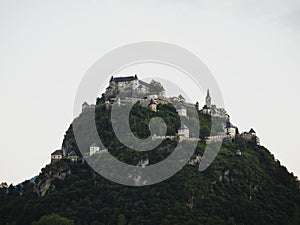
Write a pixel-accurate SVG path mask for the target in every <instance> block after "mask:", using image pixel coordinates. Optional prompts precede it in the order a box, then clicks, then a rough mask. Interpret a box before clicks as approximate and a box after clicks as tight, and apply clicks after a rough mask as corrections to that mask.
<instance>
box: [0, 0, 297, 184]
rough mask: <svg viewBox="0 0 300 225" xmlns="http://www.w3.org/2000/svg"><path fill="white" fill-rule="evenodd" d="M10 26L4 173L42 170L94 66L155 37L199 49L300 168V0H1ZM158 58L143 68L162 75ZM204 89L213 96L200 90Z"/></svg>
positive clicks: (244, 112) (1, 39)
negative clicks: (115, 51) (114, 52)
mask: <svg viewBox="0 0 300 225" xmlns="http://www.w3.org/2000/svg"><path fill="white" fill-rule="evenodd" d="M0 32H1V35H0V93H1V94H0V100H1V105H2V107H1V112H0V113H1V114H0V115H1V117H0V124H1V127H0V138H1V139H0V151H1V153H2V157H1V158H0V181H6V182H8V183H11V182H13V183H14V184H16V183H19V182H21V181H23V180H25V179H29V178H31V177H33V176H35V175H37V174H38V173H39V172H40V169H41V168H42V167H44V166H45V165H46V164H47V163H49V162H50V154H51V153H52V152H53V151H54V150H55V149H58V148H60V146H61V142H62V140H63V136H64V133H65V131H66V130H67V128H68V127H69V125H70V123H71V122H72V120H73V103H74V98H75V94H76V90H77V88H78V85H79V83H80V81H81V79H82V77H83V76H84V74H85V72H86V71H87V70H88V68H89V67H90V66H91V65H92V64H93V63H94V62H95V61H96V60H97V59H99V58H100V57H101V56H103V55H104V54H105V53H107V52H109V51H111V50H112V49H114V48H116V47H119V46H122V45H125V44H129V43H132V42H137V41H145V40H154V41H164V42H169V43H172V44H176V45H179V46H181V47H183V48H186V49H188V50H189V51H191V52H193V53H195V54H196V55H197V56H198V57H199V58H200V59H201V60H202V61H203V62H204V63H205V64H206V65H207V66H208V68H209V69H210V71H211V72H212V74H213V75H214V77H215V79H216V80H217V82H218V85H219V87H220V89H221V91H222V93H223V98H224V101H225V106H226V109H227V111H228V113H229V114H230V115H231V119H232V122H233V123H234V124H235V125H237V126H238V127H239V129H240V131H243V130H247V131H248V130H249V129H250V128H251V127H253V128H254V129H255V130H256V131H257V133H258V135H259V137H260V140H261V143H262V145H264V146H266V147H267V148H268V149H269V150H270V151H271V152H272V153H273V154H274V155H275V157H276V158H277V159H279V160H280V162H281V163H282V164H284V165H285V166H287V168H288V169H289V171H291V172H294V173H295V174H296V175H298V176H300V164H299V162H298V161H299V159H300V144H299V142H298V140H299V132H298V130H299V128H298V127H299V126H300V120H299V115H300V102H299V99H298V97H299V87H298V85H299V81H300V76H299V75H300V74H299V73H300V2H299V1H297V0H296V1H292V0H286V1H282V0H273V1H261V0H260V1H258V0H254V1H250V0H249V1H248V0H246V1H237V0H236V1H233V0H229V1H201V0H200V1H196V0H190V1H179V0H168V1H158V0H157V1H156V0H153V1H137V0H136V1H134V0H129V1H30V0H29V1H0ZM153 68H155V67H153ZM153 68H152V70H149V71H148V74H146V73H147V71H145V70H144V69H142V68H136V70H137V71H136V73H138V75H140V77H147V76H152V75H153V74H151V73H152V71H154V69H153ZM131 71H134V70H132V68H131ZM131 71H130V70H128V71H127V72H128V73H129V72H130V73H131ZM141 73H142V74H141ZM155 75H157V74H155ZM159 75H161V76H163V74H161V72H160V73H159ZM174 76H175V75H174ZM99 95H100V91H99ZM211 95H212V98H214V93H211ZM194 99H198V101H199V102H200V104H201V105H203V104H204V99H203V93H200V92H199V90H194ZM212 101H213V100H212Z"/></svg>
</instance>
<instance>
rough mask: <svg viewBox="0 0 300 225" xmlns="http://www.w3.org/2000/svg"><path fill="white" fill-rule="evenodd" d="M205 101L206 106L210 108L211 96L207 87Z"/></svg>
mask: <svg viewBox="0 0 300 225" xmlns="http://www.w3.org/2000/svg"><path fill="white" fill-rule="evenodd" d="M205 102H206V107H207V108H211V97H210V95H209V89H207V95H206V98H205Z"/></svg>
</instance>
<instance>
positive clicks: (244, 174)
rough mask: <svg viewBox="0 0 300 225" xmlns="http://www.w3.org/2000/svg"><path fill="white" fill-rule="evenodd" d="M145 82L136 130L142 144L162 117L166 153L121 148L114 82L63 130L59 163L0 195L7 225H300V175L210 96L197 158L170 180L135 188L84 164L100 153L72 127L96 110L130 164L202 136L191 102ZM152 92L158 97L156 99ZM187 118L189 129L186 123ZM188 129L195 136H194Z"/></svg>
mask: <svg viewBox="0 0 300 225" xmlns="http://www.w3.org/2000/svg"><path fill="white" fill-rule="evenodd" d="M135 78H136V79H135ZM129 80H130V81H128V79H125V80H124V79H119V80H118V79H116V78H112V79H111V81H110V82H111V83H113V82H115V83H118V82H129V84H131V83H132V82H137V80H138V79H137V77H133V78H130V79H129ZM141 84H143V85H142V87H144V90H146V91H145V92H144V94H145V93H146V94H147V95H151V98H150V99H145V100H144V103H141V102H138V103H136V104H135V105H134V107H133V109H132V111H131V114H130V126H131V129H132V132H133V133H134V134H135V135H136V136H137V137H139V138H145V137H148V136H149V134H150V133H149V128H148V124H149V121H150V120H151V118H153V117H156V116H159V117H161V118H163V119H164V121H165V122H166V125H167V134H166V135H167V136H168V138H166V139H165V140H164V141H163V142H162V144H161V145H160V146H158V147H157V148H156V149H154V150H153V151H150V152H142V153H140V152H136V151H133V150H132V149H130V148H128V147H126V146H124V145H123V144H122V143H120V142H119V141H118V139H117V138H116V136H115V135H114V132H113V129H112V125H111V120H110V115H111V113H110V110H111V104H112V103H113V102H118V101H119V102H120V104H122V99H120V100H118V98H116V95H117V93H116V92H114V91H112V90H115V88H116V86H112V85H109V87H110V88H108V89H107V91H108V92H109V94H107V93H106V94H104V95H103V96H102V97H101V98H98V99H97V102H96V104H95V105H94V106H92V107H91V106H90V105H88V104H87V103H84V105H83V110H82V113H81V114H80V115H79V116H78V118H76V119H75V120H74V122H73V123H72V124H71V125H70V127H69V129H68V130H67V131H66V134H65V137H64V140H63V143H62V149H61V150H60V152H58V153H57V154H58V156H59V158H54V159H53V157H52V163H51V164H49V165H47V166H46V167H45V168H43V169H42V171H41V173H40V174H39V175H38V177H37V178H36V179H35V180H34V181H25V182H23V183H22V184H21V185H18V186H12V185H11V186H9V187H7V186H5V185H3V187H2V188H0V224H22V225H27V224H32V223H33V224H46V223H42V222H43V221H46V220H47V219H48V220H52V221H64V222H63V223H62V224H82V225H83V224H91V225H97V224H119V225H122V224H123V225H125V224H131V225H133V224H149V225H150V224H151V225H153V224H172V225H174V224H214V225H216V224H278V225H281V224H300V192H299V182H298V180H297V178H296V177H295V176H294V175H293V174H292V173H290V172H288V171H287V169H286V168H285V167H284V166H282V165H281V164H280V162H279V161H278V160H276V159H275V158H274V156H273V155H272V154H271V153H270V152H269V150H267V149H266V148H265V147H263V146H261V145H260V144H259V139H258V137H257V136H256V134H255V131H254V130H253V129H251V130H250V131H249V132H243V133H239V131H238V128H237V127H236V126H234V125H232V124H231V123H230V118H229V116H228V114H227V113H226V111H225V110H224V109H219V108H217V107H216V106H214V105H212V104H211V97H210V94H209V92H208V93H207V96H206V101H205V105H204V106H203V108H201V109H198V107H199V106H198V104H197V103H196V104H195V106H196V108H197V116H198V118H199V121H200V127H201V130H200V134H199V137H196V138H199V141H198V144H197V148H196V150H195V153H194V155H193V157H192V158H191V160H190V161H189V163H188V164H187V165H186V166H185V167H184V168H183V169H182V170H181V171H179V172H178V173H177V174H175V175H174V176H173V177H171V178H170V179H168V180H165V181H163V182H161V183H158V184H155V185H151V186H144V187H130V186H123V185H119V184H116V183H113V182H111V181H109V180H106V179H105V178H103V177H101V176H100V175H98V174H97V173H95V172H94V171H93V169H91V168H90V167H89V166H88V164H87V163H85V160H84V158H85V157H91V156H101V155H100V154H99V152H101V150H103V149H101V148H99V149H98V147H99V146H97V145H94V143H92V140H87V149H86V153H85V154H86V156H85V155H83V154H82V152H81V151H79V149H78V146H77V145H76V140H75V137H74V133H73V129H72V126H73V124H74V123H78V122H79V123H83V121H85V120H87V119H93V118H91V117H90V115H91V114H90V113H91V111H93V110H95V112H96V113H95V115H96V118H95V121H96V125H97V131H98V133H99V135H100V137H101V140H103V144H104V146H105V147H106V148H107V149H106V150H108V151H109V152H110V153H111V154H112V155H114V156H115V157H116V158H117V159H118V160H120V161H123V162H126V163H129V164H132V165H139V166H147V165H150V164H155V163H157V162H159V161H161V160H163V159H164V158H166V157H167V156H168V155H170V154H171V153H172V152H173V150H174V148H175V147H176V145H177V144H178V142H179V141H182V140H189V138H195V137H194V136H193V135H194V134H193V131H192V128H191V127H192V122H191V121H190V122H189V115H190V113H189V112H190V111H189V107H192V105H191V103H186V102H185V101H184V100H183V99H182V98H183V97H182V96H181V97H180V96H179V97H178V98H177V99H176V100H174V98H168V101H165V99H166V97H165V96H164V90H163V88H162V87H160V88H153V87H151V86H150V85H149V84H145V83H141ZM152 84H155V83H152ZM139 85H140V83H139ZM155 85H156V87H157V84H155ZM155 85H154V86H155ZM137 87H139V86H136V87H135V88H137ZM142 87H141V89H142ZM158 87H159V85H158ZM125 89H126V88H125ZM127 90H128V86H127ZM150 90H151V91H150ZM150 92H151V93H150ZM153 92H158V93H157V95H156V96H154V95H155V93H153ZM127 93H130V92H127ZM131 93H132V92H131ZM126 99H127V100H128V96H126ZM130 99H132V96H131V97H130ZM170 99H173V100H172V101H173V102H172V103H173V104H171V102H169V101H171V100H170ZM123 100H124V99H123ZM146 101H148V102H147V103H146ZM174 102H175V103H174ZM153 104H154V105H155V107H152V105H153ZM212 117H214V118H219V119H220V121H219V122H218V124H219V127H218V129H217V130H216V131H214V132H213V135H211V132H210V130H211V118H212ZM180 118H182V119H183V120H184V123H185V124H186V126H185V127H182V126H181V123H180ZM189 128H190V129H191V131H190V130H188V131H189V132H187V129H189ZM222 131H224V132H222ZM86 132H87V134H88V132H89V130H86ZM220 140H224V141H223V144H222V147H221V150H220V152H219V153H218V155H217V157H216V159H215V160H214V161H213V163H212V164H211V165H210V166H209V167H208V169H207V170H205V171H204V172H199V171H198V165H199V161H200V160H201V156H202V155H203V152H204V150H205V147H206V145H207V144H209V143H214V142H219V141H220ZM71 153H72V154H71ZM53 156H54V155H53ZM55 156H57V155H55ZM53 214H54V215H53ZM43 216H44V217H43ZM34 221H36V223H34ZM38 221H39V222H38ZM48 224H49V223H48ZM57 224H58V222H57Z"/></svg>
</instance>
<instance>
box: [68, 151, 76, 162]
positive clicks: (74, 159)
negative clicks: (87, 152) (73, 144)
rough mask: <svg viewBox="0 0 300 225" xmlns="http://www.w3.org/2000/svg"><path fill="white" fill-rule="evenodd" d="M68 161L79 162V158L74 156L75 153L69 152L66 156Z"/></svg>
mask: <svg viewBox="0 0 300 225" xmlns="http://www.w3.org/2000/svg"><path fill="white" fill-rule="evenodd" d="M68 159H70V160H71V161H72V162H77V161H78V160H79V156H78V155H77V154H76V152H74V151H71V152H70V153H69V154H68Z"/></svg>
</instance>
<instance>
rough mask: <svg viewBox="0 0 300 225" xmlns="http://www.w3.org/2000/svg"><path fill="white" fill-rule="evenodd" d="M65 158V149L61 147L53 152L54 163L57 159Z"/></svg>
mask: <svg viewBox="0 0 300 225" xmlns="http://www.w3.org/2000/svg"><path fill="white" fill-rule="evenodd" d="M62 158H63V151H62V150H61V149H59V150H55V151H54V152H53V153H52V154H51V163H54V162H56V161H59V160H61V159H62Z"/></svg>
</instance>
